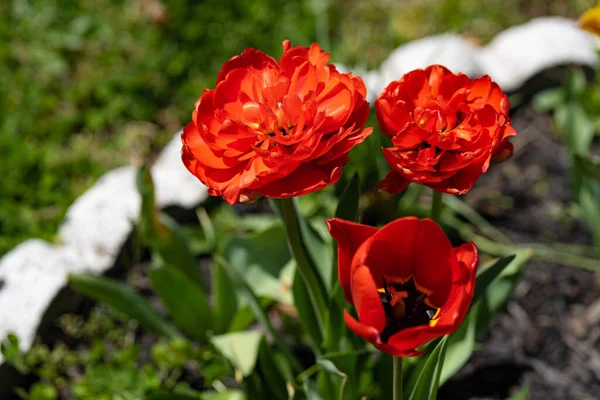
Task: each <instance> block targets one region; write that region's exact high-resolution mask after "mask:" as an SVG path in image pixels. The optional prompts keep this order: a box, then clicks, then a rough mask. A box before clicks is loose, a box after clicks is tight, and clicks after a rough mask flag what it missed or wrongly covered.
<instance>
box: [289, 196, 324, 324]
mask: <svg viewBox="0 0 600 400" xmlns="http://www.w3.org/2000/svg"><path fill="white" fill-rule="evenodd" d="M281 205H282V215H283V223H284V225H285V229H286V232H287V236H288V241H289V244H290V248H291V250H292V255H293V256H294V259H295V260H296V264H297V266H298V272H299V273H300V276H301V277H302V280H303V281H304V284H305V285H306V290H307V291H308V296H309V297H310V301H311V303H312V306H313V311H314V313H315V316H316V318H317V323H318V325H319V328H320V331H321V333H322V334H324V333H325V316H324V313H325V312H327V302H326V301H325V297H324V292H325V289H324V286H323V282H322V280H321V279H320V277H319V275H318V272H317V270H316V267H315V266H314V265H313V263H312V261H311V260H310V257H309V255H308V254H307V251H306V248H305V247H304V245H303V243H302V237H301V233H300V226H299V224H298V217H297V214H296V207H295V206H294V200H293V199H292V198H288V199H283V200H282V201H281Z"/></svg>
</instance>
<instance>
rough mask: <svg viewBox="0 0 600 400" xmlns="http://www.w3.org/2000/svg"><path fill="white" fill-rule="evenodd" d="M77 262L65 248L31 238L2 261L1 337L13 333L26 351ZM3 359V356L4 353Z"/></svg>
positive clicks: (0, 296)
mask: <svg viewBox="0 0 600 400" xmlns="http://www.w3.org/2000/svg"><path fill="white" fill-rule="evenodd" d="M76 265H77V262H76V260H75V257H74V256H73V255H72V254H69V252H68V251H67V249H66V248H65V247H62V248H57V247H55V246H51V245H50V244H48V243H46V242H44V241H42V240H38V239H30V240H28V241H26V242H24V243H22V244H21V245H19V246H17V247H16V248H15V249H14V250H13V251H11V252H10V253H8V254H7V255H6V256H4V257H3V258H2V260H0V280H2V281H3V282H4V285H3V287H2V290H0V338H1V339H0V340H3V339H4V338H5V337H6V335H7V334H8V333H10V332H14V333H15V334H16V335H17V336H18V338H19V344H20V347H21V349H22V350H23V351H26V350H27V349H29V347H30V346H31V344H32V342H33V339H34V338H35V333H36V330H37V327H38V325H39V323H40V321H41V319H42V316H43V315H44V312H45V311H46V308H47V307H48V305H49V304H50V303H51V302H52V300H53V299H54V296H55V295H56V293H58V291H59V290H60V289H61V288H62V287H63V286H64V284H65V281H66V277H67V274H68V272H69V271H70V270H73V269H75V266H76ZM0 361H1V355H0Z"/></svg>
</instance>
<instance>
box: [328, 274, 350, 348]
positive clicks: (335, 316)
mask: <svg viewBox="0 0 600 400" xmlns="http://www.w3.org/2000/svg"><path fill="white" fill-rule="evenodd" d="M345 304H346V302H345V300H344V291H343V290H342V286H341V285H340V283H339V282H336V283H335V286H334V287H333V292H332V293H331V299H330V300H329V307H328V309H327V310H328V312H327V330H326V331H325V339H324V342H323V347H324V348H325V350H326V351H328V352H334V351H340V350H342V349H341V348H340V345H341V344H342V339H343V337H344V336H345V334H346V328H345V326H346V323H345V322H344V317H343V313H344V307H345Z"/></svg>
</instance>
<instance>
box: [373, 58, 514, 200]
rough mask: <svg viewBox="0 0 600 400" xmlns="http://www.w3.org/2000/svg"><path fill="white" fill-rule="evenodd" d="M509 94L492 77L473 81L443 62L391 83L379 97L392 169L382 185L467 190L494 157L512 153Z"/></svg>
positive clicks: (387, 187) (392, 190)
mask: <svg viewBox="0 0 600 400" xmlns="http://www.w3.org/2000/svg"><path fill="white" fill-rule="evenodd" d="M509 107H510V105H509V102H508V97H507V96H506V95H505V94H504V93H502V90H501V89H500V87H499V86H498V85H497V84H496V83H495V82H492V80H491V79H490V77H489V76H487V75H486V76H482V77H481V78H477V79H473V80H471V79H470V78H469V77H468V76H467V75H465V74H453V73H452V72H450V71H449V70H448V69H446V68H445V67H443V66H441V65H432V66H430V67H428V68H426V69H425V70H422V69H417V70H414V71H412V72H409V73H407V74H406V75H404V76H403V77H402V78H401V79H400V80H398V81H394V82H392V83H390V84H389V85H388V87H387V88H386V89H385V90H384V92H383V93H381V95H379V97H378V98H377V100H376V102H375V109H376V112H377V121H378V123H379V126H380V127H381V129H382V131H383V132H384V133H385V134H386V135H387V136H389V137H390V138H391V139H392V144H393V147H390V148H385V149H383V153H384V156H385V159H386V161H387V162H388V164H389V165H390V167H391V169H392V170H391V171H390V172H389V173H388V175H387V176H386V177H385V179H384V180H383V181H381V182H380V184H379V187H380V189H382V190H384V191H387V192H388V193H398V192H401V191H402V190H404V189H406V187H407V186H408V184H409V183H410V182H416V183H422V184H424V185H427V186H429V187H431V188H433V189H434V190H437V191H439V192H444V193H451V194H464V193H467V192H468V191H469V190H470V189H471V188H472V187H473V184H474V183H475V181H476V180H477V178H479V176H480V175H481V174H482V173H484V172H485V171H486V170H487V169H488V167H489V165H490V162H501V161H504V160H506V159H508V158H510V157H511V156H512V153H513V146H512V144H511V143H510V142H509V141H508V138H509V137H510V136H514V135H516V134H517V132H516V131H515V130H514V128H513V127H512V126H511V121H510V117H509V116H508V111H509Z"/></svg>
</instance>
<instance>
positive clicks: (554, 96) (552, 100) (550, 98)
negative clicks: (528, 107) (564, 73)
mask: <svg viewBox="0 0 600 400" xmlns="http://www.w3.org/2000/svg"><path fill="white" fill-rule="evenodd" d="M566 97H567V95H566V92H565V89H564V88H563V87H558V88H553V89H547V90H544V91H542V92H539V93H537V94H536V95H535V96H534V98H533V105H534V106H535V107H536V108H537V109H538V110H540V111H542V112H547V111H552V110H554V109H555V108H556V107H558V106H559V105H561V104H562V103H564V102H565V100H566Z"/></svg>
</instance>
